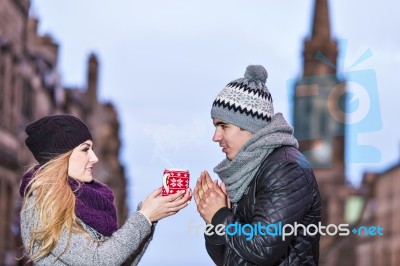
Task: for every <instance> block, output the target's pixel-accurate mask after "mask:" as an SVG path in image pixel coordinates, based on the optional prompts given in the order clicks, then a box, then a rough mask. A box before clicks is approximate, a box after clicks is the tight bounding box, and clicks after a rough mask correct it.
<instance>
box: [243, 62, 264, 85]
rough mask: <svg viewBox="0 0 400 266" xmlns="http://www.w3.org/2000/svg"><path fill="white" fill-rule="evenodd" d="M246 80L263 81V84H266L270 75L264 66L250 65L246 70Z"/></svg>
mask: <svg viewBox="0 0 400 266" xmlns="http://www.w3.org/2000/svg"><path fill="white" fill-rule="evenodd" d="M244 78H245V79H248V80H251V81H261V82H262V83H265V82H266V81H267V78H268V73H267V70H266V69H265V68H264V67H263V66H262V65H250V66H248V67H247V68H246V72H245V73H244Z"/></svg>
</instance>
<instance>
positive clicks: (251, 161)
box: [195, 65, 321, 265]
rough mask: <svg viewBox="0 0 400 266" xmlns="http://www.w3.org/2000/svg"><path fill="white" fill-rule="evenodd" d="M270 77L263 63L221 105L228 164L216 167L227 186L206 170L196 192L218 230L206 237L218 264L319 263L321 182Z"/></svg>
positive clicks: (216, 115)
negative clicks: (275, 98) (280, 108)
mask: <svg viewBox="0 0 400 266" xmlns="http://www.w3.org/2000/svg"><path fill="white" fill-rule="evenodd" d="M266 79H267V71H266V70H265V68H264V67H263V66H260V65H250V66H248V67H247V69H246V72H245V74H244V78H240V79H237V80H234V81H232V82H230V83H229V84H228V85H226V87H225V88H224V89H223V90H222V91H221V92H220V93H219V95H218V96H217V98H216V99H215V101H214V103H213V106H212V109H211V117H212V119H213V123H214V125H215V133H214V137H213V141H215V142H218V143H219V145H220V147H221V148H222V152H224V153H225V154H226V159H225V160H223V161H222V162H221V163H220V164H218V165H217V166H216V167H215V168H214V172H215V173H217V174H218V176H219V178H220V179H221V180H222V182H223V183H222V184H221V185H220V186H219V185H218V182H217V181H214V182H213V181H212V180H211V178H210V176H209V175H208V173H207V172H203V173H202V174H201V176H200V178H199V179H198V181H197V184H196V188H195V201H196V205H197V210H198V212H199V213H200V215H201V217H202V218H203V219H204V221H205V222H206V223H207V224H212V226H211V227H213V228H214V229H215V231H213V232H211V234H210V233H206V234H205V240H206V248H207V252H208V254H209V255H210V257H211V258H212V260H213V261H214V262H215V263H216V264H217V265H318V257H319V233H318V232H317V227H318V222H320V220H321V216H320V211H321V202H320V196H319V191H318V186H317V182H316V180H315V176H314V173H313V170H312V168H311V166H310V164H309V163H308V162H307V160H306V159H305V157H304V156H303V155H302V154H301V153H300V152H299V151H298V150H297V147H298V143H297V140H296V139H295V138H294V137H293V130H292V128H291V127H290V126H289V125H288V123H287V122H286V120H285V119H284V118H283V116H282V114H281V113H277V114H274V108H273V104H272V97H271V94H270V93H269V91H268V88H267V87H266V86H265V82H266ZM221 225H223V227H222V228H225V230H221ZM310 225H311V226H310ZM217 226H219V227H218V228H219V230H218V228H216V227H217ZM292 229H293V230H292ZM294 229H296V231H297V232H296V234H295V230H294ZM291 230H292V231H293V232H290V231H291ZM217 231H219V232H218V233H217ZM221 232H222V233H221Z"/></svg>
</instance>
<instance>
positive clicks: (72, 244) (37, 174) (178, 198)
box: [20, 115, 192, 265]
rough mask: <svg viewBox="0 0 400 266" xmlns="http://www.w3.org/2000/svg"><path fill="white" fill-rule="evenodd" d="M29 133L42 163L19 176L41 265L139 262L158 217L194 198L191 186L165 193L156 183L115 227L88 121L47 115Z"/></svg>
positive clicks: (30, 241) (29, 247) (27, 226)
mask: <svg viewBox="0 0 400 266" xmlns="http://www.w3.org/2000/svg"><path fill="white" fill-rule="evenodd" d="M26 133H27V135H28V137H27V139H26V140H25V143H26V145H27V146H28V148H29V150H30V151H31V152H32V154H33V156H34V157H35V159H36V160H37V161H38V162H39V165H37V166H35V167H33V168H32V169H30V170H29V171H28V172H27V173H26V174H25V175H24V177H23V179H22V182H21V187H20V193H21V196H22V197H24V205H23V209H22V211H21V232H22V239H23V243H24V246H25V248H26V252H27V255H28V256H29V257H30V259H31V260H32V261H33V262H34V263H35V264H37V265H49V264H54V265H137V264H138V263H139V260H140V258H141V257H142V255H143V253H144V252H145V250H146V248H147V245H148V244H149V242H150V240H151V239H152V236H153V233H154V228H155V223H156V222H157V221H158V220H160V219H163V218H165V217H167V216H170V215H173V214H175V213H177V212H178V211H179V210H181V209H182V208H184V207H186V206H187V205H188V204H189V200H190V198H191V195H192V193H191V191H190V189H188V190H187V191H186V193H184V194H178V193H177V194H174V195H170V196H164V197H163V196H161V189H156V190H155V191H153V192H152V193H151V194H150V195H148V196H147V198H146V199H145V200H143V201H142V203H141V204H140V206H139V208H138V209H139V210H138V211H137V212H135V213H134V214H133V215H132V216H131V217H130V218H129V219H128V220H127V221H126V222H125V224H124V225H123V226H122V227H121V228H119V229H118V228H117V218H116V210H115V206H114V204H113V199H114V196H113V194H112V191H111V190H110V189H109V188H108V187H107V186H106V185H104V184H102V183H100V182H99V181H96V180H95V179H94V178H93V176H92V169H93V166H94V164H95V163H97V161H98V159H97V157H96V155H95V153H94V152H93V142H92V135H91V133H90V131H89V129H88V127H87V126H86V125H85V123H83V122H82V121H81V120H80V119H78V118H76V117H74V116H70V115H55V116H46V117H43V118H41V119H39V120H37V121H35V122H33V123H31V124H29V125H28V126H27V127H26Z"/></svg>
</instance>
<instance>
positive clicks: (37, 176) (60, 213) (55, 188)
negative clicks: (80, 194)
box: [24, 151, 84, 261]
mask: <svg viewBox="0 0 400 266" xmlns="http://www.w3.org/2000/svg"><path fill="white" fill-rule="evenodd" d="M71 154H72V151H69V152H67V153H64V154H62V155H60V156H58V157H56V158H55V159H53V160H50V161H49V162H47V163H46V164H44V165H43V166H41V167H40V168H39V169H37V171H36V172H35V173H34V174H33V177H32V180H31V181H30V182H29V184H28V186H27V188H26V191H25V198H24V209H25V208H26V207H27V201H28V198H29V197H30V196H32V195H33V196H34V198H35V202H34V205H33V208H36V209H37V211H38V219H39V221H37V223H36V224H37V227H36V228H33V230H32V232H31V237H30V241H29V244H28V246H27V253H28V254H29V256H30V260H31V261H34V260H38V259H40V258H42V257H45V256H47V255H48V254H49V253H50V252H51V251H52V250H53V249H54V247H55V246H56V245H57V242H58V240H59V238H60V236H61V234H62V233H63V232H64V230H67V232H68V242H67V245H66V247H65V249H64V251H65V250H66V249H67V247H68V245H69V242H70V238H71V233H75V232H84V229H83V227H82V225H81V224H80V223H79V221H78V219H77V217H76V215H75V200H76V199H75V195H74V193H73V191H72V189H71V187H70V186H69V184H68V162H69V158H70V156H71ZM30 171H32V169H31V170H30ZM36 245H37V246H38V249H37V251H36V252H35V253H33V250H34V247H35V249H36V248H37V247H36ZM61 255H62V253H61V254H59V255H58V257H59V256H61ZM58 257H57V258H58Z"/></svg>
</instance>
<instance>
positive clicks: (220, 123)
mask: <svg viewBox="0 0 400 266" xmlns="http://www.w3.org/2000/svg"><path fill="white" fill-rule="evenodd" d="M227 124H228V123H226V122H223V121H218V122H215V123H214V126H216V127H217V126H222V125H227Z"/></svg>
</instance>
